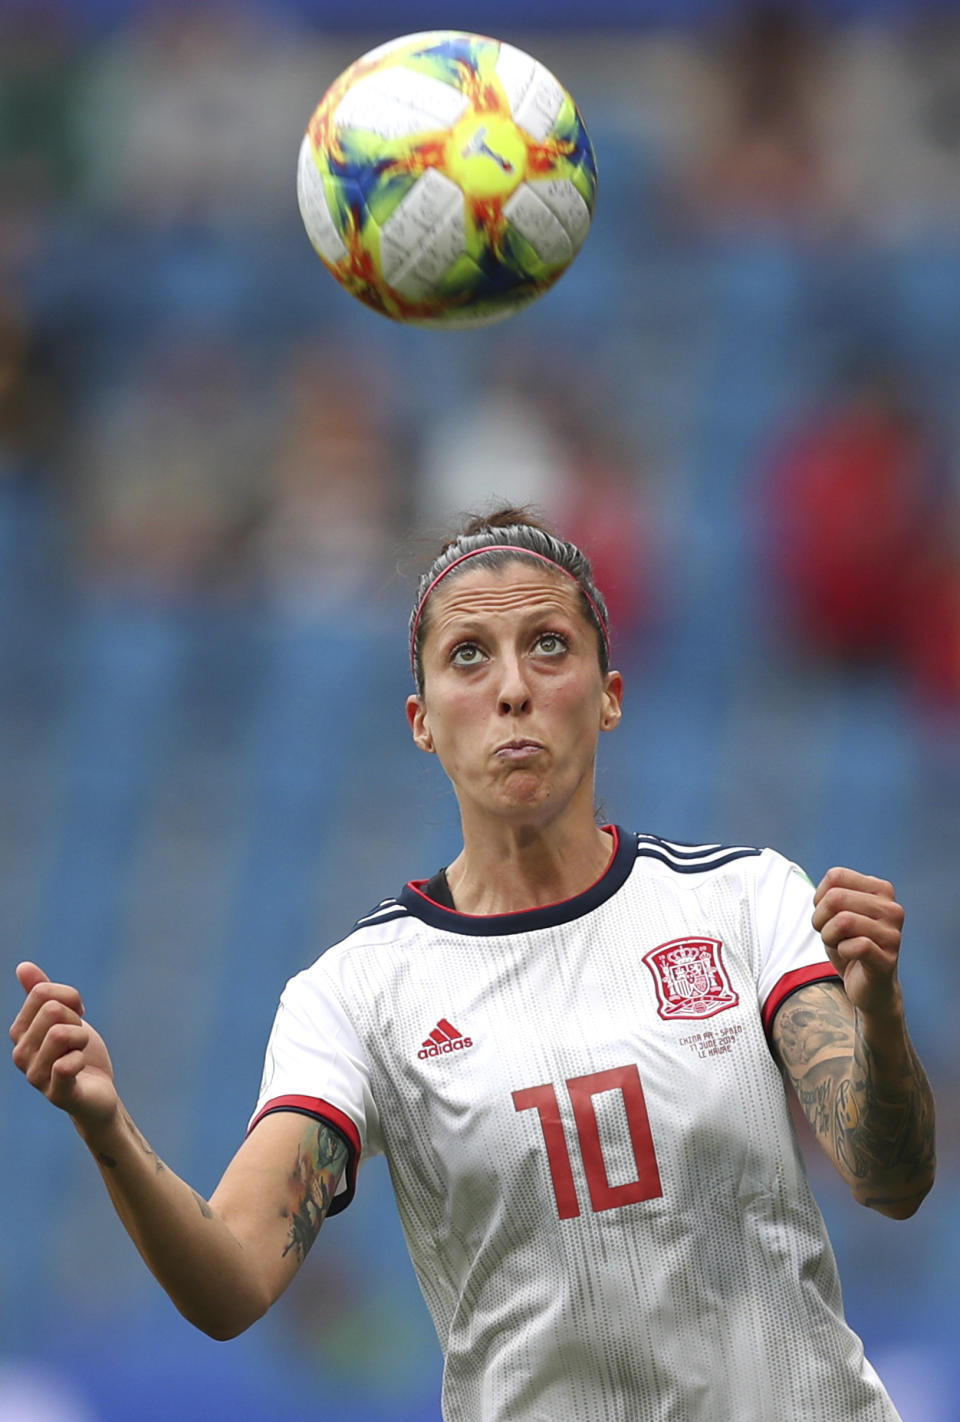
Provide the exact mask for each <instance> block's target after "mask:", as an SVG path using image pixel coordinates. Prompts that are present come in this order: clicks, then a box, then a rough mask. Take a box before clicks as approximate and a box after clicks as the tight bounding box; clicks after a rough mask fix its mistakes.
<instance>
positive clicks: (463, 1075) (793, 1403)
mask: <svg viewBox="0 0 960 1422" xmlns="http://www.w3.org/2000/svg"><path fill="white" fill-rule="evenodd" d="M411 660H412V665H413V671H414V679H415V684H416V692H415V694H414V695H412V696H411V697H410V698H409V700H408V702H407V715H408V718H409V721H410V726H411V729H412V733H413V738H414V741H415V742H416V744H417V745H418V746H419V747H420V749H421V750H423V751H425V752H427V753H428V754H432V755H438V756H439V757H440V760H441V762H442V764H443V767H444V769H445V771H446V773H447V775H448V776H449V778H450V780H451V782H452V784H453V788H454V790H455V792H456V795H457V799H458V802H459V806H460V813H461V818H462V825H463V847H462V849H461V851H460V853H459V854H458V855H457V857H456V858H455V859H454V860H453V861H452V863H450V864H449V865H448V866H447V868H446V869H445V870H442V871H441V872H440V873H439V874H437V875H436V876H435V877H434V878H432V879H430V880H428V881H415V882H413V883H410V884H408V885H407V886H406V887H405V888H404V889H403V890H402V891H401V892H400V894H399V896H398V897H397V898H395V899H386V900H384V901H383V902H382V903H381V904H379V905H378V906H377V908H375V909H374V910H373V912H372V913H370V914H368V915H367V916H366V917H365V918H362V919H361V920H360V921H359V923H358V924H357V925H356V927H355V928H354V929H353V931H352V932H351V933H350V934H349V935H348V936H347V938H346V939H344V940H343V942H341V943H339V944H337V945H336V946H335V947H333V948H331V949H330V950H329V951H328V952H326V953H325V954H324V955H323V956H322V957H321V958H320V959H318V961H317V962H316V963H314V964H313V966H312V967H309V968H307V969H306V970H305V971H304V972H302V973H300V974H299V975H298V976H297V977H295V978H294V979H292V981H291V982H290V983H288V985H287V987H286V990H285V991H284V993H283V996H282V999H281V1002H280V1007H279V1010H278V1014H277V1018H276V1022H275V1025H274V1029H273V1033H272V1035H271V1038H270V1043H269V1046H268V1049H267V1060H266V1068H265V1072H264V1079H263V1086H262V1089H261V1093H260V1099H259V1102H258V1104H257V1108H256V1110H255V1112H254V1117H253V1122H252V1125H251V1129H250V1131H249V1133H248V1135H247V1137H246V1140H245V1142H244V1144H243V1145H242V1146H241V1148H240V1150H239V1151H238V1153H237V1155H236V1156H235V1158H234V1160H233V1161H232V1163H231V1164H230V1165H229V1167H228V1168H227V1171H226V1173H225V1175H224V1176H223V1179H222V1180H221V1182H220V1184H219V1186H218V1187H217V1189H216V1191H215V1192H214V1194H213V1197H212V1198H211V1200H210V1201H209V1202H207V1201H206V1200H204V1199H202V1198H201V1197H200V1196H199V1195H197V1194H196V1193H195V1192H194V1191H193V1190H192V1189H191V1188H190V1187H189V1186H188V1185H187V1184H185V1183H184V1182H183V1181H182V1180H180V1179H179V1178H178V1177H177V1176H176V1175H175V1174H174V1173H173V1172H172V1171H171V1170H168V1169H167V1168H166V1167H165V1166H164V1165H163V1164H162V1163H161V1162H160V1161H159V1160H158V1159H157V1157H156V1155H155V1154H154V1152H153V1151H152V1150H151V1149H150V1147H149V1145H148V1144H147V1142H146V1141H145V1140H144V1138H143V1136H142V1135H141V1134H140V1132H139V1131H138V1129H137V1127H136V1126H135V1125H134V1123H133V1121H132V1120H131V1119H130V1117H129V1115H128V1114H127V1112H126V1111H125V1109H124V1107H123V1105H122V1103H121V1101H120V1098H119V1097H118V1095H117V1090H116V1087H115V1085H114V1079H113V1071H112V1069H111V1065H110V1059H109V1057H108V1055H107V1051H106V1048H105V1047H104V1044H103V1041H102V1039H101V1038H100V1037H99V1036H98V1035H97V1033H96V1032H95V1031H94V1030H93V1029H92V1028H91V1027H90V1026H89V1025H88V1023H87V1021H86V1018H85V1016H84V1009H83V1004H82V1002H81V999H80V995H79V993H78V992H77V991H76V989H75V988H73V987H68V986H63V985H59V984H55V983H52V982H50V981H48V979H47V978H46V976H45V975H44V974H43V973H42V972H41V970H40V969H39V968H38V967H36V966H34V965H33V964H29V963H24V964H21V965H20V967H19V969H18V975H19V979H20V982H21V985H22V986H23V988H24V989H25V991H26V994H27V996H26V1002H25V1003H24V1006H23V1008H22V1010H21V1012H20V1014H19V1016H18V1017H17V1019H16V1021H15V1022H14V1024H13V1027H12V1036H13V1040H14V1042H15V1044H16V1045H15V1047H14V1053H13V1056H14V1061H15V1062H16V1065H17V1066H18V1067H19V1068H20V1069H21V1070H22V1071H24V1072H25V1073H26V1076H27V1078H28V1079H29V1081H30V1082H31V1083H32V1084H33V1085H34V1086H35V1087H37V1088H38V1089H39V1090H40V1091H41V1092H43V1094H44V1095H45V1096H46V1097H48V1099H49V1100H51V1101H52V1102H53V1103H54V1104H55V1105H57V1106H60V1107H62V1108H63V1109H64V1110H65V1111H67V1112H68V1113H69V1114H70V1115H71V1116H72V1117H73V1120H74V1123H75V1124H76V1126H77V1129H78V1130H79V1132H80V1134H81V1136H82V1137H83V1139H84V1140H85V1141H86V1143H87V1145H88V1146H89V1148H90V1150H91V1151H92V1153H93V1155H94V1156H95V1158H96V1160H97V1162H98V1163H99V1166H100V1169H101V1171H102V1173H103V1177H104V1180H105V1181H106V1184H107V1188H108V1190H109V1191H110V1194H111V1196H112V1198H113V1201H114V1204H115V1206H116V1208H117V1211H118V1213H119V1215H120V1217H121V1219H122V1220H123V1223H124V1224H125V1226H126V1228H127V1229H128V1230H129V1232H130V1234H131V1236H132V1237H133V1239H134V1241H135V1243H136V1244H137V1246H138V1248H139V1249H140V1251H141V1253H142V1255H143V1257H144V1259H145V1260H146V1262H147V1264H148V1265H149V1267H150V1268H151V1269H152V1270H153V1272H154V1273H155V1275H156V1276H157V1278H158V1279H159V1280H160V1282H161V1284H162V1285H163V1287H164V1288H165V1289H166V1290H167V1292H168V1293H169V1295H170V1297H171V1298H172V1299H173V1301H174V1303H175V1304H176V1305H177V1307H178V1308H179V1309H180V1310H181V1312H182V1313H183V1314H184V1315H185V1316H186V1317H187V1318H188V1319H190V1320H191V1321H192V1322H193V1323H195V1324H196V1325H197V1326H198V1327H200V1328H202V1329H203V1330H204V1331H205V1332H207V1333H209V1334H210V1335H211V1336H212V1337H214V1338H229V1337H232V1336H233V1335H235V1334H237V1333H239V1332H241V1331H242V1330H243V1329H245V1328H247V1327H249V1325H250V1324H251V1323H253V1322H254V1321H255V1320H256V1319H257V1318H259V1317H260V1316H261V1314H263V1313H264V1311H265V1310H266V1309H267V1308H269V1306H270V1304H271V1303H272V1302H273V1301H274V1299H276V1298H277V1296H278V1295H279V1294H280V1293H281V1292H282V1291H283V1289H284V1288H285V1287H286V1285H287V1284H288V1283H289V1282H290V1279H291V1278H292V1276H293V1274H294V1273H295V1272H296V1270H297V1268H298V1266H299V1265H300V1263H301V1262H302V1261H303V1259H304V1257H305V1256H306V1254H307V1251H308V1250H309V1248H310V1246H311V1245H312V1243H313V1241H314V1239H315V1237H316V1234H317V1231H318V1230H319V1228H320V1225H321V1222H322V1221H323V1219H324V1217H325V1216H326V1215H327V1214H328V1213H329V1214H332V1213H335V1212H336V1211H338V1210H340V1209H343V1208H345V1207H346V1205H347V1204H348V1203H349V1202H350V1200H351V1198H352V1196H353V1192H354V1186H355V1180H356V1174H357V1167H358V1164H359V1162H360V1160H361V1158H363V1157H365V1156H370V1155H376V1154H378V1153H380V1152H383V1153H384V1154H386V1156H387V1158H388V1160H389V1164H390V1170H391V1174H392V1178H393V1183H394V1186H395V1189H396V1194H397V1200H398V1204H399V1208H400V1213H401V1217H402V1219H403V1224H404V1228H405V1230H406V1235H407V1241H408V1244H409V1248H410V1253H411V1256H412V1259H413V1263H414V1267H415V1269H416V1272H417V1276H418V1278H419V1281H420V1285H421V1287H422V1289H423V1292H424V1295H425V1298H426V1301H427V1303H428V1305H429V1307H430V1310H431V1312H432V1314H433V1317H434V1320H435V1322H436V1326H437V1331H438V1333H439V1336H440V1342H441V1345H442V1347H443V1350H444V1354H445V1359H446V1366H445V1371H444V1383H443V1405H444V1415H445V1416H446V1417H447V1418H448V1419H449V1422H494V1420H495V1419H496V1422H548V1420H549V1422H568V1420H569V1422H667V1419H683V1422H708V1419H709V1422H717V1419H724V1422H726V1419H730V1422H733V1419H736V1422H841V1420H842V1422H891V1419H895V1418H896V1412H895V1411H894V1408H893V1406H892V1404H891V1402H890V1400H889V1398H888V1397H887V1395H886V1393H885V1392H884V1389H883V1387H882V1385H881V1383H880V1382H879V1380H878V1378H877V1376H876V1374H875V1373H874V1371H873V1369H872V1368H871V1367H870V1364H869V1363H868V1362H866V1361H865V1359H864V1356H863V1349H862V1347H861V1344H860V1342H859V1340H858V1339H857V1337H856V1336H855V1335H854V1334H853V1333H852V1332H851V1331H850V1329H849V1328H848V1327H847V1325H846V1323H845V1322H844V1319H843V1313H842V1306H841V1301H840V1290H839V1284H838V1280H837V1274H836V1268H835V1264H834V1260H833V1255H832V1252H831V1249H830V1245H829V1243H828V1240H827V1237H826V1234H825V1231H824V1225H823V1221H822V1219H821V1217H820V1214H819V1211H818V1210H817V1207H816V1205H815V1203H814V1201H813V1198H812V1196H811V1193H810V1190H809V1188H808V1185H807V1181H806V1177H805V1174H804V1170H803V1166H802V1164H801V1159H800V1155H799V1152H798V1149H797V1143H796V1140H795V1137H794V1134H793V1131H792V1127H791V1120H790V1115H789V1111H788V1107H787V1099H786V1094H785V1090H784V1084H783V1077H782V1075H781V1070H782V1072H783V1073H784V1074H785V1075H786V1076H787V1077H788V1078H789V1079H790V1081H791V1082H792V1083H793V1087H794V1089H795V1090H796V1092H797V1095H798V1097H799V1099H800V1102H801V1104H802V1106H803V1109H804V1110H805V1112H806V1114H807V1116H808V1118H809V1120H810V1123H811V1125H812V1127H813V1130H814V1131H815V1133H816V1135H817V1137H818V1139H819V1140H820V1142H821V1144H822V1146H823V1147H824V1149H825V1150H826V1151H827V1153H828V1155H829V1156H830V1158H831V1159H832V1160H833V1161H834V1164H835V1165H836V1167H837V1169H838V1170H839V1171H840V1173H841V1175H842V1176H843V1178H844V1179H845V1180H846V1181H847V1183H848V1184H849V1186H850V1189H851V1190H852V1192H853V1194H854V1196H855V1198H856V1199H857V1200H859V1201H860V1202H861V1203H863V1204H866V1205H870V1206H871V1207H873V1208H875V1209H878V1210H880V1211H881V1212H883V1213H884V1214H888V1215H891V1216H893V1217H895V1218H902V1217H905V1216H907V1215H910V1214H912V1213H913V1212H914V1210H916V1208H917V1206H918V1205H919V1204H920V1202H921V1200H922V1199H923V1197H924V1195H925V1194H926V1193H927V1191H928V1190H929V1189H930V1186H931V1183H932V1180H933V1174H934V1146H933V1104H932V1100H931V1096H930V1090H929V1086H928V1084H927V1081H926V1079H925V1077H924V1073H923V1069H922V1068H921V1066H920V1064H919V1062H918V1060H917V1058H916V1055H915V1054H914V1051H913V1048H912V1046H911V1044H910V1040H909V1037H908V1035H907V1030H906V1026H905V1023H904V1016H903V1006H902V998H901V992H900V987H899V985H898V980H897V958H898V954H899V950H900V934H901V926H902V922H903V913H902V910H901V908H900V906H899V905H898V903H897V901H896V899H895V897H894V892H893V889H892V888H891V886H890V884H888V883H886V882H885V881H884V880H882V879H875V878H871V877H870V876H868V875H865V874H860V873H856V872H854V871H853V870H850V869H831V870H830V872H829V873H828V874H827V875H826V877H825V878H824V879H823V880H822V882H821V883H820V885H819V887H818V888H817V889H816V891H815V892H814V891H813V890H812V887H811V885H810V883H809V881H808V880H806V878H805V876H804V875H803V874H802V872H801V871H800V870H799V869H797V867H796V866H795V865H793V864H790V863H788V862H787V861H786V860H785V859H783V858H782V857H781V856H780V855H778V854H776V853H774V852H773V851H772V850H769V849H764V850H757V849H751V848H748V847H743V846H722V845H716V844H710V845H700V846H693V845H678V844H674V843H670V842H668V841H666V840H663V839H658V838H657V837H656V836H654V835H652V834H637V833H634V832H628V831H627V830H624V829H619V828H617V827H613V826H606V827H603V828H600V827H598V825H597V824H596V821H595V818H594V804H593V788H594V760H595V755H596V749H597V741H598V737H599V734H600V732H601V731H611V730H613V729H614V728H615V727H616V726H617V724H618V722H619V720H620V714H621V697H622V691H623V684H622V678H621V676H620V674H619V673H618V672H616V671H613V670H611V669H610V666H609V639H608V632H607V618H606V612H605V607H604V602H603V598H602V597H601V595H600V593H599V591H598V590H597V588H596V587H595V586H594V582H593V578H592V574H591V571H590V567H589V564H588V562H587V560H586V559H585V558H584V556H583V555H582V554H581V553H580V552H579V550H578V549H576V548H575V547H573V546H572V545H571V544H569V543H566V542H563V541H561V540H559V539H557V538H555V537H553V536H552V535H551V534H550V533H549V532H548V531H546V530H545V529H543V528H542V527H541V526H540V525H539V524H537V523H535V522H533V521H532V520H530V519H529V518H526V517H525V516H523V515H522V514H521V513H519V512H518V511H515V510H504V511H503V512H502V513H501V514H500V515H498V516H495V517H491V518H489V519H487V520H485V521H479V520H475V521H473V522H471V523H470V524H469V525H468V526H467V527H466V529H465V531H464V532H463V533H461V534H460V535H459V536H458V537H457V538H455V539H454V540H453V541H452V542H450V543H449V544H448V545H447V546H446V547H445V548H444V549H443V551H442V552H441V553H440V555H439V557H438V558H437V560H436V561H435V563H434V564H433V566H432V567H431V568H430V569H429V571H428V572H427V573H425V574H424V577H423V579H422V580H421V584H420V589H419V594H418V597H417V602H416V607H415V609H414V613H413V616H412V618H411Z"/></svg>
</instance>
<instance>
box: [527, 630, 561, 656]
mask: <svg viewBox="0 0 960 1422" xmlns="http://www.w3.org/2000/svg"><path fill="white" fill-rule="evenodd" d="M535 645H536V648H537V650H538V651H539V652H542V653H543V655H544V656H545V657H559V656H561V655H562V654H563V653H564V652H565V651H567V649H568V647H569V643H568V642H567V639H566V637H562V636H561V635H560V633H559V632H541V633H540V635H539V637H538V638H537V640H536V644H535Z"/></svg>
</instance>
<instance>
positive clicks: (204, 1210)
mask: <svg viewBox="0 0 960 1422" xmlns="http://www.w3.org/2000/svg"><path fill="white" fill-rule="evenodd" d="M193 1198H194V1199H195V1200H196V1202H197V1206H198V1208H199V1210H200V1213H201V1214H202V1215H203V1218H204V1219H205V1220H212V1219H213V1210H211V1208H210V1206H209V1205H208V1204H207V1202H206V1200H205V1199H204V1198H203V1196H202V1195H200V1194H198V1193H197V1191H196V1190H194V1192H193Z"/></svg>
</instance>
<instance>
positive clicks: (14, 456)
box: [0, 293, 59, 481]
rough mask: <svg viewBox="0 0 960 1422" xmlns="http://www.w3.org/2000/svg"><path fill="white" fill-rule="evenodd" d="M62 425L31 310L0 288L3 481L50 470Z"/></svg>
mask: <svg viewBox="0 0 960 1422" xmlns="http://www.w3.org/2000/svg"><path fill="white" fill-rule="evenodd" d="M58 427H59V421H58V419H57V410H56V402H55V401H54V398H53V389H52V384H51V371H50V368H49V360H48V358H47V352H46V351H45V350H44V349H43V346H42V343H41V341H40V339H39V337H38V335H37V333H36V332H35V331H34V330H33V329H32V328H31V325H30V322H29V319H28V316H27V313H26V311H24V310H22V309H21V308H19V307H18V306H17V305H16V304H15V303H14V302H12V301H5V300H4V298H3V295H2V293H0V481H12V480H18V479H23V478H34V477H36V475H38V474H39V473H40V472H41V471H43V470H45V469H46V468H47V467H48V464H49V461H50V458H51V456H52V453H53V450H54V448H55V445H56V433H55V432H56V430H57V429H58Z"/></svg>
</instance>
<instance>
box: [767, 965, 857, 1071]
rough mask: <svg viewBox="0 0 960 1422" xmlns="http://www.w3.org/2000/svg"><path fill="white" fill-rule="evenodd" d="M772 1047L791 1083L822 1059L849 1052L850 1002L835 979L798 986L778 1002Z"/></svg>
mask: <svg viewBox="0 0 960 1422" xmlns="http://www.w3.org/2000/svg"><path fill="white" fill-rule="evenodd" d="M771 1037H772V1041H773V1047H774V1051H775V1053H776V1056H777V1059H778V1061H779V1062H780V1065H781V1066H782V1067H783V1068H784V1070H785V1071H786V1072H787V1074H788V1076H789V1077H790V1079H791V1080H792V1081H793V1083H794V1085H796V1084H797V1082H798V1081H803V1080H804V1079H805V1078H807V1077H808V1076H809V1074H810V1073H811V1072H812V1071H816V1069H817V1068H818V1067H820V1066H822V1065H823V1064H824V1063H825V1062H828V1061H831V1060H834V1059H835V1058H838V1057H839V1058H842V1059H843V1060H845V1061H849V1060H850V1057H851V1056H852V1055H853V1045H854V1037H855V1020H854V1012H853V1006H852V1004H851V1002H850V1000H849V998H848V997H847V995H846V993H845V992H844V990H843V984H842V983H841V982H840V981H839V979H825V980H824V981H821V982H814V983H808V984H807V985H806V986H805V987H802V988H798V989H797V991H796V992H794V993H791V995H790V996H789V997H788V998H787V999H786V1000H785V1001H784V1002H783V1003H782V1004H781V1006H780V1008H779V1010H778V1011H777V1015H776V1017H774V1019H773V1026H772V1031H771Z"/></svg>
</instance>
